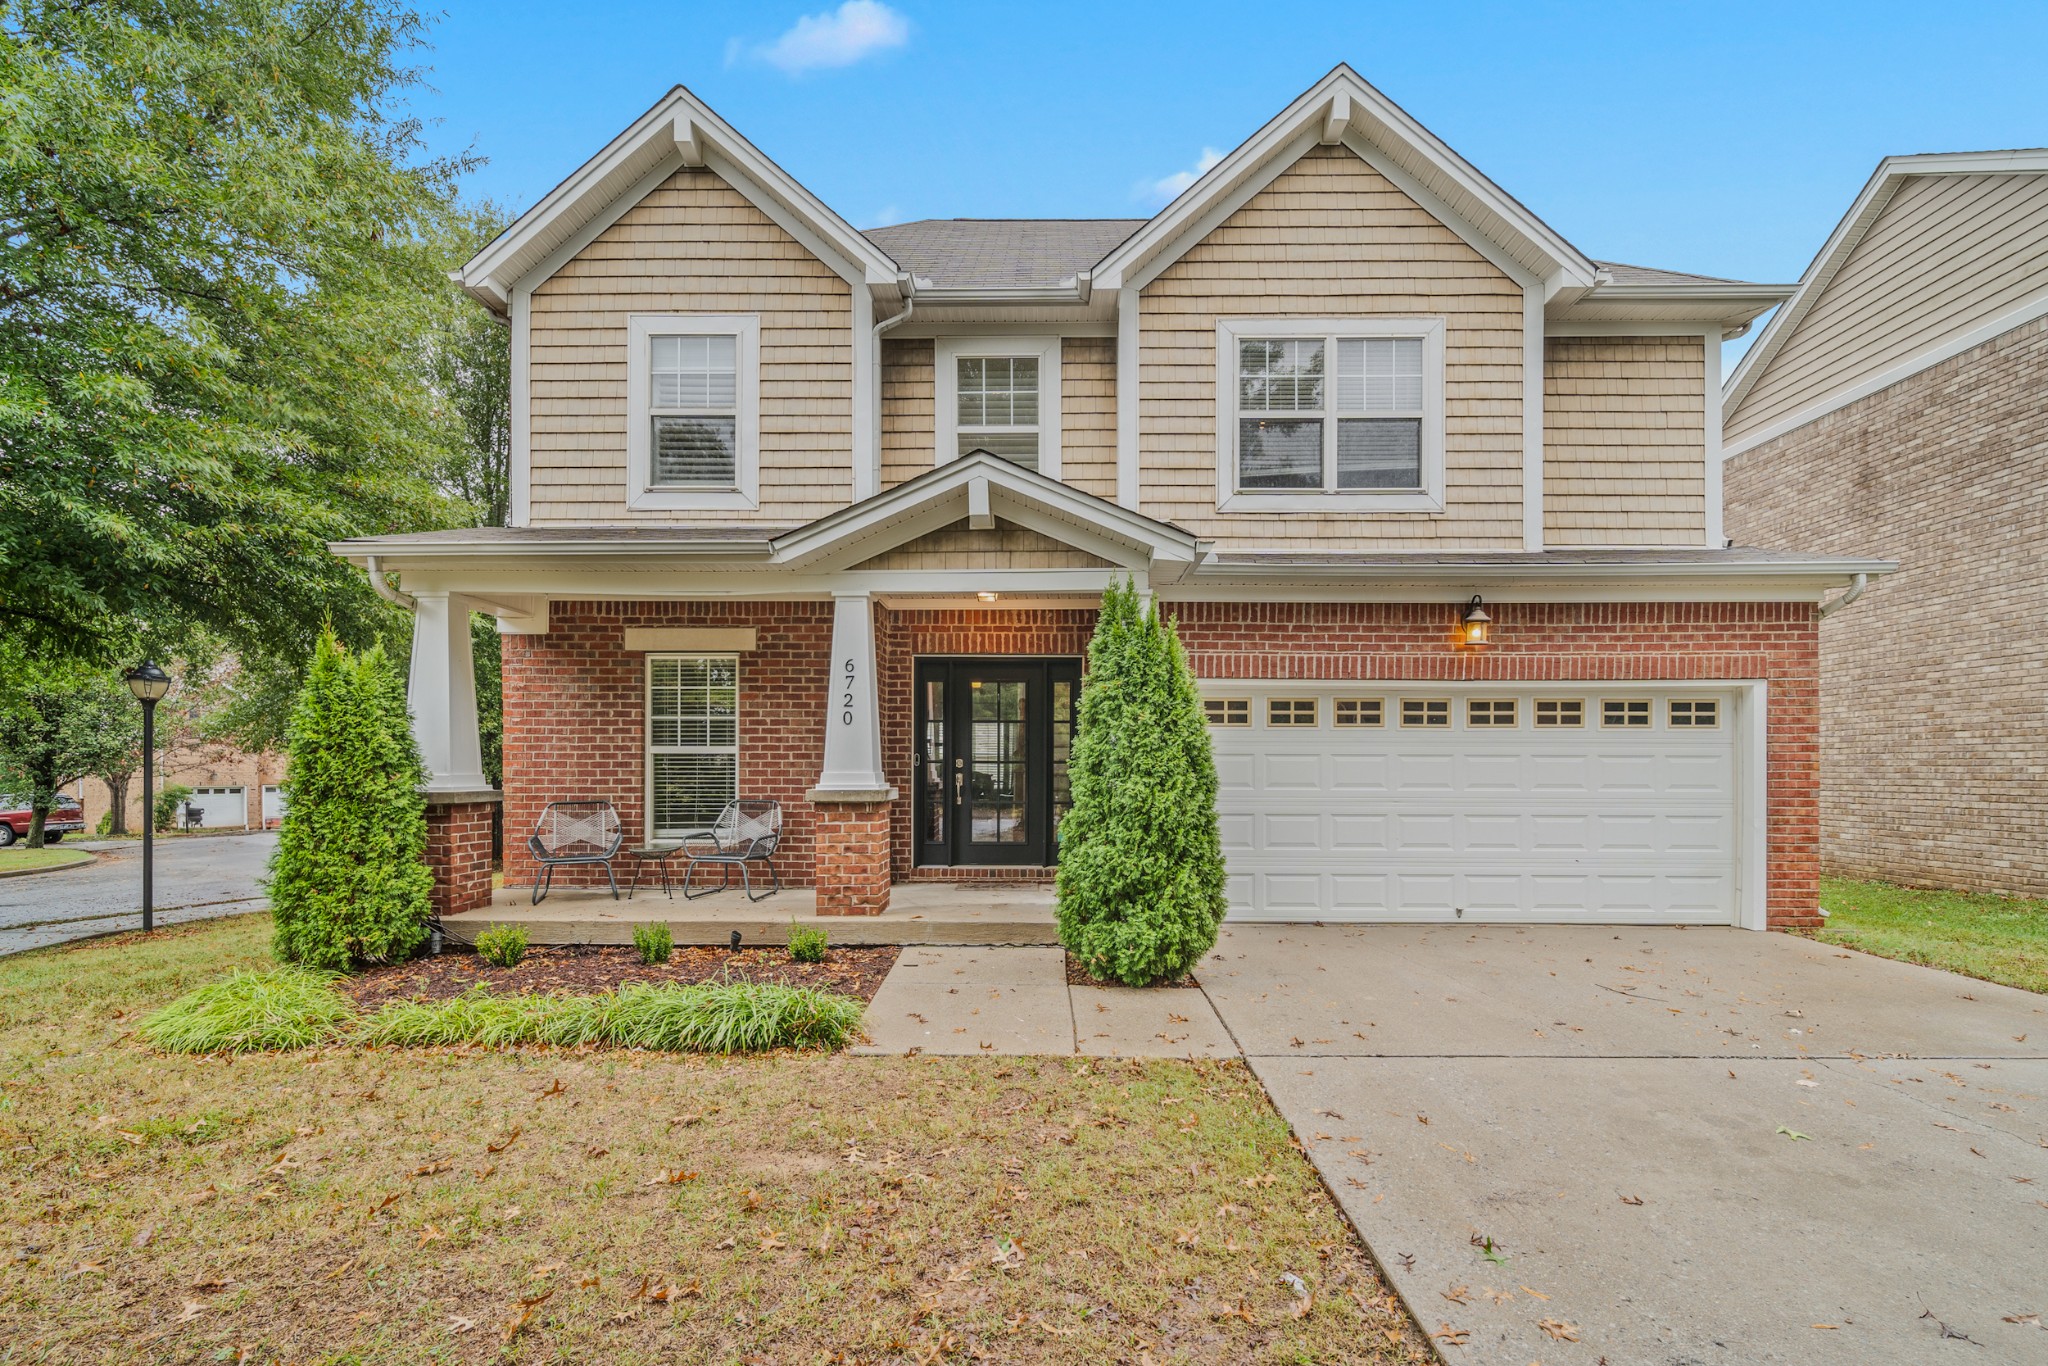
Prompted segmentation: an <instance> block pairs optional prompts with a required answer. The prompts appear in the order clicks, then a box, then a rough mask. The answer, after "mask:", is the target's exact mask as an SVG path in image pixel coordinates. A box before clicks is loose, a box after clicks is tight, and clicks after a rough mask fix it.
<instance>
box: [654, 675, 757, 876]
mask: <svg viewBox="0 0 2048 1366" xmlns="http://www.w3.org/2000/svg"><path fill="white" fill-rule="evenodd" d="M739 753H740V746H739V659H738V657H737V656H734V655H649V656H648V657H647V810H648V813H649V814H648V822H647V825H648V833H649V836H650V837H651V838H653V839H679V838H681V837H682V836H684V835H687V834H690V833H691V832H693V831H698V830H706V829H709V828H710V826H711V824H712V822H714V821H716V820H717V819H718V813H719V812H720V811H722V810H724V809H725V804H726V803H727V802H729V801H732V800H733V799H734V798H735V797H737V796H738V795H739Z"/></svg>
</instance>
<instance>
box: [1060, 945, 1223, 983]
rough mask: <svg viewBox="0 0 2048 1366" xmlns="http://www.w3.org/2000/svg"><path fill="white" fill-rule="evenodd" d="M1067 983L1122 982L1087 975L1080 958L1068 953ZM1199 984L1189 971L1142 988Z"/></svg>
mask: <svg viewBox="0 0 2048 1366" xmlns="http://www.w3.org/2000/svg"><path fill="white" fill-rule="evenodd" d="M1067 985H1068V986H1070V987H1120V986H1122V985H1123V983H1122V982H1105V981H1103V980H1102V979H1101V978H1099V977H1091V976H1089V975H1088V969H1086V968H1084V967H1082V966H1081V960H1080V959H1078V958H1076V957H1074V955H1073V954H1071V953H1069V954H1068V955H1067ZM1200 985H1202V984H1201V983H1200V982H1197V981H1196V980H1195V974H1193V973H1192V972H1190V973H1185V974H1183V975H1182V976H1179V977H1176V978H1174V979H1172V980H1171V981H1167V982H1153V983H1150V984H1149V985H1147V986H1146V987H1145V988H1144V990H1146V991H1152V990H1154V989H1156V988H1160V987H1198V986H1200Z"/></svg>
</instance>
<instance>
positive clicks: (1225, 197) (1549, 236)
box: [1093, 63, 1598, 289]
mask: <svg viewBox="0 0 2048 1366" xmlns="http://www.w3.org/2000/svg"><path fill="white" fill-rule="evenodd" d="M1353 136H1355V137H1357V138H1359V139H1361V140H1363V141H1364V142H1366V143H1368V144H1370V145H1371V146H1372V147H1374V148H1375V149H1377V150H1378V151H1379V152H1381V153H1382V154H1383V155H1384V156H1385V157H1386V159H1387V160H1388V162H1389V163H1391V165H1392V166H1393V167H1394V169H1395V170H1396V171H1397V172H1398V173H1400V174H1402V175H1403V176H1404V178H1406V179H1408V180H1409V181H1410V182H1411V184H1412V185H1413V186H1414V187H1415V188H1418V189H1420V190H1421V191H1423V192H1424V193H1426V194H1427V195H1429V196H1431V197H1433V198H1434V199H1436V200H1437V201H1438V202H1439V203H1441V204H1442V205H1444V206H1445V207H1446V208H1447V209H1448V210H1449V211H1450V212H1451V213H1452V214H1453V215H1455V216H1456V217H1457V218H1459V219H1461V220H1462V221H1463V222H1464V223H1465V224H1467V225H1469V226H1470V227H1471V228H1472V229H1473V230H1474V231H1475V232H1477V233H1478V234H1480V235H1482V236H1483V237H1484V238H1485V239H1486V240H1487V241H1488V242H1490V243H1492V244H1493V245H1494V246H1496V247H1497V248H1498V249H1499V250H1501V251H1502V252H1504V253H1505V254H1506V255H1507V256H1508V257H1510V258H1511V259H1512V260H1514V261H1515V262H1516V263H1517V264H1519V265H1520V266H1521V267H1522V268H1523V269H1524V270H1525V271H1526V272H1527V273H1529V274H1531V275H1534V276H1536V277H1537V278H1538V279H1542V280H1553V279H1554V280H1556V281H1557V282H1558V283H1559V285H1560V286H1561V287H1570V286H1577V287H1580V288H1586V287H1590V286H1591V285H1592V284H1593V283H1594V281H1595V278H1596V276H1597V274H1598V271H1597V268H1596V267H1595V266H1594V264H1593V262H1592V261H1591V260H1590V259H1588V258H1587V257H1586V256H1585V254H1584V253H1582V252H1581V251H1579V249H1578V248H1577V247H1574V246H1573V245H1572V244H1571V243H1570V242H1567V241H1566V240H1565V239H1564V236H1563V235H1562V234H1561V233H1559V232H1558V231H1557V230H1556V229H1554V228H1552V227H1551V226H1550V225H1549V224H1547V223H1545V222H1544V221H1543V220H1542V219H1540V218H1538V217H1537V216H1536V215H1535V214H1534V213H1532V212H1530V211H1529V209H1528V208H1527V207H1526V206H1525V205H1523V204H1522V203H1521V201H1519V200H1517V199H1516V198H1515V197H1514V196H1513V195H1511V194H1509V193H1508V192H1507V191H1506V190H1503V189H1502V188H1501V187H1500V186H1498V185H1496V184H1494V183H1493V182H1492V181H1491V180H1489V179H1487V178H1486V176H1484V175H1482V174H1481V173H1480V171H1479V169H1478V168H1477V167H1475V166H1473V165H1472V163H1470V162H1468V161H1466V160H1465V159H1464V158H1463V157H1461V156H1459V155H1458V154H1457V153H1456V152H1454V151H1452V150H1451V148H1450V146H1449V144H1447V143H1445V142H1444V141H1443V140H1442V139H1441V138H1439V137H1437V135H1436V134H1434V133H1432V132H1430V131H1429V130H1428V129H1427V128H1425V127H1423V126H1422V125H1421V124H1420V123H1418V122H1416V120H1415V119H1414V118H1413V117H1412V116H1411V115H1410V114H1409V113H1408V111H1406V110H1405V109H1403V108H1401V106H1399V105H1397V104H1395V103H1394V102H1393V101H1392V100H1390V99H1388V98H1387V97H1386V96H1385V95H1383V94H1381V93H1380V92H1379V91H1378V90H1376V89H1374V88H1373V87H1372V86H1371V85H1369V84H1368V83H1367V82H1366V80H1365V78H1364V77H1362V76H1360V75H1359V74H1358V73H1357V72H1356V71H1353V70H1352V69H1351V68H1350V66H1348V65H1346V64H1343V63H1340V64H1338V66H1337V67H1336V68H1334V69H1333V70H1332V71H1331V72H1330V74H1329V75H1327V76H1325V77H1323V78H1322V79H1321V80H1320V81H1317V82H1316V83H1315V84H1314V85H1312V86H1310V87H1309V88H1308V89H1307V90H1306V91H1304V92H1302V94H1301V95H1300V96H1298V97H1297V98H1296V99H1295V100H1294V102H1293V103H1291V104H1289V105H1288V106H1287V107H1286V108H1285V109H1283V110H1281V111H1280V113H1279V114H1277V115H1275V116H1274V117H1273V118H1272V119H1271V120H1270V121H1268V122H1267V124H1266V125H1265V127H1263V128H1261V129H1259V131H1258V132H1256V133H1254V134H1252V135H1251V137H1249V138H1247V139H1246V140H1245V141H1244V142H1242V143H1240V144H1239V145H1238V147H1237V148H1236V149H1235V150H1234V151H1232V152H1231V153H1230V155H1228V156H1226V157H1224V158H1223V160H1221V161H1219V162H1217V163H1216V164H1215V165H1214V166H1212V167H1210V168H1209V169H1208V170H1207V171H1205V172H1204V173H1203V174H1202V176H1201V178H1200V179H1198V180H1197V181H1195V183H1194V184H1193V185H1191V186H1189V187H1188V188H1187V189H1186V190H1185V191H1184V192H1182V194H1181V195H1180V197H1179V198H1177V199H1175V200H1174V201H1173V202H1172V203H1171V204H1168V205H1167V206H1166V207H1165V208H1164V209H1162V210H1160V212H1159V213H1158V214H1157V215H1156V216H1154V217H1153V218H1151V219H1150V220H1148V221H1147V222H1146V224H1145V226H1144V227H1143V228H1142V229H1141V230H1140V231H1138V232H1136V233H1133V234H1132V235H1131V237H1130V238H1129V239H1128V240H1127V241H1125V242H1124V243H1123V244H1122V245H1120V246H1119V247H1118V248H1117V249H1116V250H1114V251H1112V252H1110V253H1109V254H1108V255H1107V256H1105V257H1104V258H1103V259H1102V260H1101V261H1100V262H1098V263H1097V265H1096V267H1095V270H1094V272H1093V279H1094V284H1095V285H1096V286H1097V287H1098V288H1102V289H1116V288H1119V287H1121V286H1123V285H1125V284H1127V283H1130V282H1131V280H1132V279H1133V278H1135V277H1138V276H1139V275H1140V274H1141V273H1150V274H1156V273H1157V270H1156V267H1157V266H1159V265H1160V264H1161V261H1160V259H1159V258H1161V257H1162V256H1164V257H1165V258H1166V259H1167V260H1169V261H1170V260H1172V259H1173V258H1174V257H1175V256H1177V255H1179V253H1180V251H1182V250H1184V249H1185V247H1186V246H1188V245H1192V243H1191V242H1188V241H1186V240H1185V239H1186V238H1187V235H1188V233H1189V231H1190V230H1191V229H1196V228H1198V227H1199V226H1200V225H1201V224H1202V222H1203V220H1204V218H1205V217H1206V216H1207V215H1209V214H1210V213H1211V212H1212V211H1214V210H1215V209H1217V208H1218V207H1221V206H1225V205H1227V203H1228V201H1229V200H1230V199H1231V197H1232V196H1233V195H1234V194H1237V193H1240V192H1242V191H1243V190H1245V189H1246V188H1247V187H1249V186H1252V185H1256V184H1260V183H1263V181H1264V180H1266V179H1270V178H1271V176H1270V174H1268V173H1269V172H1270V171H1271V169H1272V163H1273V162H1274V161H1276V160H1278V159H1281V158H1283V157H1285V158H1286V161H1287V162H1289V163H1291V161H1292V160H1293V157H1290V156H1287V154H1288V153H1289V152H1293V153H1294V156H1299V155H1300V150H1301V149H1300V148H1299V146H1298V144H1300V143H1301V142H1302V141H1303V140H1304V139H1305V138H1306V139H1310V140H1311V145H1312V143H1313V142H1323V143H1337V142H1341V141H1343V140H1345V139H1346V138H1347V137H1353ZM1403 188H1404V189H1406V188H1408V187H1406V186H1404V187H1403Z"/></svg>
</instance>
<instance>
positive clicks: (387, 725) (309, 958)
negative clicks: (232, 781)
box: [269, 632, 433, 971]
mask: <svg viewBox="0 0 2048 1366" xmlns="http://www.w3.org/2000/svg"><path fill="white" fill-rule="evenodd" d="M289 742H290V747H291V759H290V761H289V764H288V767H287V768H286V771H285V779H284V791H285V799H286V800H285V815H284V825H283V829H282V831H281V832H280V834H279V836H278V844H277V852H276V853H275V854H274V855H272V858H271V865H270V883H269V893H270V905H271V911H272V914H273V916H274V918H275V920H276V925H277V935H276V941H275V947H276V951H277V956H278V957H279V958H280V959H282V960H283V961H285V962H287V963H297V964H301V965H304V966H307V967H316V968H327V969H332V970H337V971H338V970H344V969H347V968H351V967H355V966H357V965H359V964H361V963H365V962H371V961H382V960H392V959H402V958H406V957H409V956H411V954H412V953H413V952H414V951H415V950H416V949H418V948H419V946H420V944H421V943H423V942H424V941H425V939H426V937H427V917H428V908H429V894H430V892H431V890H432V887H433V877H432V874H430V873H429V872H428V870H427V867H426V864H425V862H424V858H425V855H426V845H427V818H426V804H425V801H424V799H423V798H422V797H421V796H420V791H419V789H420V784H421V783H422V782H423V781H424V780H425V778H426V773H425V771H424V769H423V767H422V766H421V763H420V754H419V747H418V746H417V745H416V744H415V743H414V741H413V737H412V725H411V722H410V720H409V719H408V717H407V714H406V706H405V680H404V679H403V678H401V677H400V676H399V673H398V671H397V670H396V669H394V668H393V667H392V665H391V663H390V661H389V660H388V659H386V658H385V655H384V649H383V647H382V646H381V645H373V646H371V647H370V648H369V649H368V650H365V651H362V652H360V653H355V654H351V653H350V652H349V651H348V650H346V649H345V648H344V647H343V646H342V645H341V644H340V642H339V641H337V640H336V639H335V637H334V634H333V633H332V632H325V633H323V634H322V635H321V637H320V641H319V644H318V645H317V646H316V647H315V649H314V653H313V662H312V665H311V667H310V668H308V670H307V672H306V685H305V689H304V691H303V692H301V694H300V696H299V701H298V706H297V708H296V709H295V710H294V711H293V713H292V721H291V728H290V733H289Z"/></svg>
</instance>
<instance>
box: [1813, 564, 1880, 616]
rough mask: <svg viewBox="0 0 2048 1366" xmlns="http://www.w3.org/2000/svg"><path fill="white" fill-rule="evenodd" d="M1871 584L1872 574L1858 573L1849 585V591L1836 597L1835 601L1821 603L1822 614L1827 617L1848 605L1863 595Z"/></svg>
mask: <svg viewBox="0 0 2048 1366" xmlns="http://www.w3.org/2000/svg"><path fill="white" fill-rule="evenodd" d="M1869 586H1870V575H1868V574H1858V575H1857V576H1856V578H1855V581H1854V582H1852V583H1851V584H1850V585H1849V591H1848V592H1846V593H1844V594H1842V596H1841V597H1839V598H1836V599H1835V600H1834V601H1833V602H1824V603H1822V604H1821V605H1820V614H1821V615H1822V616H1823V617H1826V616H1832V615H1833V614H1834V613H1836V612H1839V611H1841V610H1842V609H1843V608H1844V607H1847V606H1848V605H1849V604H1850V603H1852V602H1854V601H1856V599H1858V598H1860V597H1862V596H1863V590H1864V589H1866V588H1868V587H1869Z"/></svg>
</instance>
